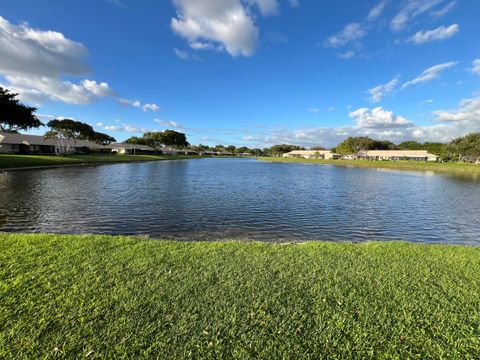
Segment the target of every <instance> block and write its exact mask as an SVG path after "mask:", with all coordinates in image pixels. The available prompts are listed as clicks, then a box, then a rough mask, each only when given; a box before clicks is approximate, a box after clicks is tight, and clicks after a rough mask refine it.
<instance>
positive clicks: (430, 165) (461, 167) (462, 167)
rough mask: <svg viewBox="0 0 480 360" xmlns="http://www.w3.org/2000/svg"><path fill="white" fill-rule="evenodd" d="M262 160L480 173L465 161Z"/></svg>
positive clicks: (271, 158)
mask: <svg viewBox="0 0 480 360" xmlns="http://www.w3.org/2000/svg"><path fill="white" fill-rule="evenodd" d="M259 160H261V161H270V162H293V163H310V164H323V165H338V166H354V167H368V168H382V169H400V170H420V171H439V172H465V173H474V174H480V165H475V164H465V163H455V162H450V163H436V162H423V161H369V160H342V159H339V160H322V159H297V158H280V157H262V158H259Z"/></svg>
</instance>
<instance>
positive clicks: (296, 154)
mask: <svg viewBox="0 0 480 360" xmlns="http://www.w3.org/2000/svg"><path fill="white" fill-rule="evenodd" d="M283 157H284V158H304V159H327V160H328V159H340V158H341V157H342V155H340V154H336V153H334V152H332V151H330V150H294V151H290V152H288V153H285V154H283Z"/></svg>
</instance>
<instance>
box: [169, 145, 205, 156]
mask: <svg viewBox="0 0 480 360" xmlns="http://www.w3.org/2000/svg"><path fill="white" fill-rule="evenodd" d="M162 153H163V154H168V155H198V152H197V151H194V150H189V149H174V148H170V147H164V148H163V149H162Z"/></svg>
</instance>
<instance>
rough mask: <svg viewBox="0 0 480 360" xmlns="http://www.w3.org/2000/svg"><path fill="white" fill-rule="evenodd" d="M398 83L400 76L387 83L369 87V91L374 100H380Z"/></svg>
mask: <svg viewBox="0 0 480 360" xmlns="http://www.w3.org/2000/svg"><path fill="white" fill-rule="evenodd" d="M397 84H398V76H397V77H396V78H394V79H392V80H390V81H389V82H387V83H386V84H380V85H378V86H375V87H373V88H371V89H368V90H367V92H368V93H369V94H370V99H371V100H372V101H373V102H379V101H381V100H382V98H383V97H384V96H386V95H388V94H390V93H391V92H393V90H395V87H396V86H397Z"/></svg>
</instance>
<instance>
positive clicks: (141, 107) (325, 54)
mask: <svg viewBox="0 0 480 360" xmlns="http://www.w3.org/2000/svg"><path fill="white" fill-rule="evenodd" d="M479 16H480V1H477V0H456V1H453V0H401V1H394V0H364V1H351V0H338V1H313V0H172V1H170V0H144V1H134V0H83V1H68V2H67V1H64V0H43V1H38V0H15V1H6V0H0V17H1V19H0V84H1V86H3V87H6V88H9V89H12V90H14V91H16V92H18V93H20V95H21V98H22V100H23V101H25V102H28V103H32V104H34V105H35V106H37V107H38V113H39V114H40V115H41V116H42V120H44V121H48V120H49V119H50V118H52V117H68V118H74V119H76V120H79V121H84V122H87V123H89V124H91V125H93V126H94V127H95V129H96V130H97V131H102V132H107V133H109V134H111V135H113V136H115V137H116V138H117V140H124V139H126V138H128V137H130V136H133V135H141V133H142V131H146V130H164V129H166V128H171V129H176V130H178V131H182V132H185V133H187V136H188V138H189V140H190V142H191V143H193V144H198V143H203V144H209V145H215V144H220V143H222V144H234V145H247V146H253V147H263V146H268V145H273V144H276V143H294V144H299V145H304V146H313V145H324V146H333V145H335V144H336V143H338V142H339V141H341V140H342V139H344V138H345V137H347V136H354V135H367V136H371V137H375V138H382V139H389V140H392V141H396V142H399V141H402V140H407V139H412V140H418V141H426V140H429V141H448V140H450V139H451V138H453V137H455V136H460V135H463V134H465V133H468V132H471V131H480V36H479V34H480V23H479V22H478V18H479ZM44 131H45V129H40V130H36V131H34V132H35V133H43V132H44Z"/></svg>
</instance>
